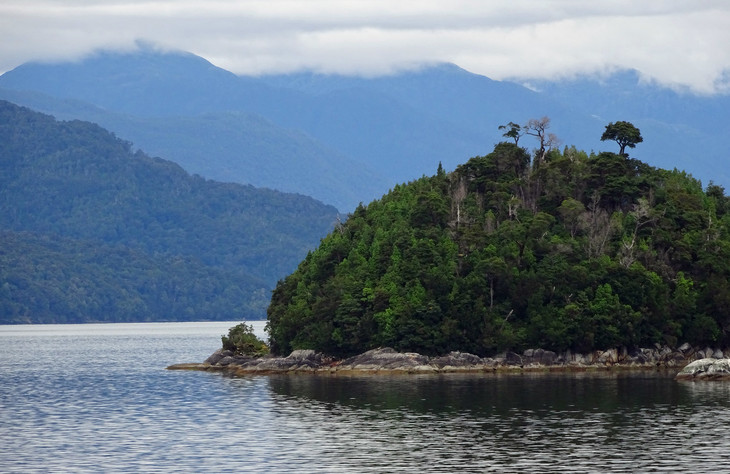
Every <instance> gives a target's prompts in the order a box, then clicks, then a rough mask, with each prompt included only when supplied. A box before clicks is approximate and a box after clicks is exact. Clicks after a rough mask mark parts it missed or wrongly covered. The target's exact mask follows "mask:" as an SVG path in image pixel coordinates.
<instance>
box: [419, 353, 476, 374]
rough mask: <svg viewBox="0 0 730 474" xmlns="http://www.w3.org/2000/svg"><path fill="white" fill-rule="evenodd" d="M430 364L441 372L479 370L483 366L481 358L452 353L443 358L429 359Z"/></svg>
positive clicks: (467, 354)
mask: <svg viewBox="0 0 730 474" xmlns="http://www.w3.org/2000/svg"><path fill="white" fill-rule="evenodd" d="M431 364H433V365H435V366H436V367H438V368H439V369H442V370H443V369H446V370H454V369H462V370H464V369H478V368H481V366H483V365H484V361H483V360H482V358H481V357H479V356H477V355H474V354H469V353H468V352H457V351H452V352H449V353H448V354H446V355H445V356H440V357H434V358H433V359H431Z"/></svg>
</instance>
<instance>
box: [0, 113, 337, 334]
mask: <svg viewBox="0 0 730 474" xmlns="http://www.w3.org/2000/svg"><path fill="white" fill-rule="evenodd" d="M0 169H1V170H2V173H0V324H3V323H18V322H46V323H48V322H88V321H114V322H122V321H148V320H178V321H184V320H196V321H199V320H237V319H241V318H247V319H260V318H264V317H265V308H266V305H267V303H268V299H269V292H270V290H271V289H272V288H273V287H274V285H275V283H276V282H277V281H278V280H279V279H281V278H283V277H285V276H286V275H287V274H289V273H290V272H292V271H293V270H294V269H295V268H296V267H297V265H298V263H299V262H300V261H301V260H302V259H303V258H304V257H305V256H306V255H307V252H309V251H310V250H313V249H314V248H315V247H316V245H317V244H318V242H319V241H320V239H321V238H322V237H323V236H325V235H326V234H327V233H328V232H330V231H331V230H332V229H333V228H334V226H335V224H336V223H337V220H338V218H339V214H338V212H337V209H335V208H334V207H333V206H330V205H325V204H323V203H321V202H319V201H316V200H315V199H313V198H311V197H307V196H301V195H295V194H284V193H281V192H279V191H274V190H268V189H258V188H254V187H253V186H251V185H242V184H237V183H221V182H216V181H211V180H206V179H204V178H202V177H200V176H191V175H189V174H188V173H187V172H185V171H184V170H183V169H182V168H181V167H180V166H179V165H177V164H175V163H173V162H171V161H167V160H163V159H160V158H151V157H149V156H147V155H146V154H145V153H143V152H141V151H137V152H133V151H132V149H131V145H130V143H129V142H126V141H124V140H122V139H120V138H117V137H115V136H114V135H113V134H111V133H109V132H108V131H106V130H104V129H102V128H101V127H99V126H98V125H96V124H92V123H89V122H82V121H78V120H75V121H69V122H58V121H56V120H54V119H53V117H50V116H48V115H44V114H41V113H38V112H35V111H32V110H29V109H27V108H25V107H19V106H17V105H15V104H12V103H9V102H6V101H1V100H0Z"/></svg>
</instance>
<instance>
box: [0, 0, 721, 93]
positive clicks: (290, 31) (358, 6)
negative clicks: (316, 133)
mask: <svg viewBox="0 0 730 474" xmlns="http://www.w3.org/2000/svg"><path fill="white" fill-rule="evenodd" d="M0 35H1V38H2V41H0V73H1V72H5V71H8V70H10V69H12V68H14V67H16V66H19V65H20V64H22V63H25V62H29V61H67V60H75V59H79V58H82V57H84V56H85V55H89V54H91V53H92V52H94V51H96V50H99V49H112V50H134V49H135V48H137V47H139V46H138V45H139V44H140V42H143V43H147V44H154V45H155V46H156V47H159V48H161V49H170V50H183V51H189V52H192V53H194V54H197V55H199V56H202V57H204V58H205V59H207V60H209V61H210V62H212V63H213V64H215V65H216V66H219V67H222V68H224V69H227V70H229V71H232V72H234V73H236V74H242V75H261V74H267V73H285V72H294V71H301V70H311V71H316V72H322V73H341V74H351V75H364V76H377V75H384V74H391V73H394V72H398V71H401V70H404V69H412V68H418V67H421V66H423V65H428V64H433V63H437V62H451V63H455V64H457V65H459V66H460V67H462V68H464V69H467V70H469V71H471V72H474V73H477V74H482V75H485V76H488V77H490V78H492V79H497V80H518V81H522V82H529V80H530V79H533V80H534V79H559V78H569V77H574V76H576V75H589V76H594V75H596V76H599V77H600V76H603V75H606V74H610V73H611V72H612V71H615V70H618V69H636V70H638V71H639V73H640V75H641V77H642V78H643V80H646V81H656V82H658V83H660V84H662V85H665V86H669V87H672V88H676V89H679V90H684V91H690V92H693V93H698V94H713V93H730V1H728V0H691V1H690V0H493V1H491V0H454V1H448V0H418V1H414V0H353V1H348V0H2V2H0Z"/></svg>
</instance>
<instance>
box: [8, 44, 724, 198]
mask: <svg viewBox="0 0 730 474" xmlns="http://www.w3.org/2000/svg"><path fill="white" fill-rule="evenodd" d="M0 88H2V90H0V96H2V97H5V98H7V99H10V100H13V101H15V102H17V103H20V104H23V105H33V106H34V107H37V108H38V109H40V110H43V111H45V112H47V113H53V114H57V115H58V116H61V117H64V118H74V117H76V118H83V119H85V120H92V121H98V123H101V124H102V125H104V126H105V127H107V128H109V129H111V130H113V131H115V132H117V133H119V134H120V135H122V131H123V136H125V137H127V138H128V139H130V140H132V141H133V142H134V143H135V145H136V146H141V147H143V148H144V149H145V150H151V151H154V153H155V154H158V155H160V156H163V157H165V158H168V159H174V160H176V161H177V162H178V163H180V164H181V165H182V166H183V167H184V168H185V169H186V170H188V171H190V172H195V173H199V174H202V175H203V176H206V177H215V178H216V179H223V180H227V181H235V182H242V183H249V184H254V185H256V186H267V187H274V188H277V189H285V190H287V191H294V192H299V193H302V194H307V195H313V196H315V197H317V198H319V199H321V200H323V201H325V202H329V203H333V204H336V205H337V206H338V207H339V208H340V209H341V210H344V211H348V210H352V209H354V208H355V207H356V205H357V203H358V202H363V203H367V202H369V201H370V200H372V199H375V198H377V197H379V196H380V195H382V194H383V193H385V192H386V191H387V190H388V189H389V188H392V187H393V186H394V185H396V184H398V183H401V182H405V181H408V180H410V179H413V178H414V177H418V176H421V175H430V174H432V173H433V172H434V170H435V169H436V168H437V167H438V163H442V165H443V166H444V167H445V168H446V169H453V168H455V167H456V166H457V165H458V164H459V163H461V162H462V161H463V160H464V159H465V157H470V156H477V155H480V154H483V153H484V151H485V150H487V149H489V148H490V147H491V146H493V145H494V144H495V143H497V142H499V141H500V140H501V139H502V136H501V134H502V132H501V131H499V130H498V126H499V125H503V124H506V123H508V122H510V121H512V122H515V123H518V124H524V123H526V122H527V120H529V119H531V118H540V117H543V116H549V117H550V118H551V119H552V120H551V123H552V129H551V130H550V131H551V132H553V133H555V134H556V135H557V136H558V138H560V139H562V141H563V144H564V145H575V146H577V147H578V148H579V149H585V150H594V151H596V152H598V151H601V150H611V149H612V148H611V144H610V143H603V142H600V136H601V135H602V133H603V131H604V128H605V126H606V125H607V124H608V123H609V122H614V121H619V120H623V121H630V122H632V123H634V124H635V125H636V126H637V127H638V128H640V129H641V131H642V135H643V137H644V142H643V143H641V144H640V145H639V147H637V148H636V149H635V150H632V153H633V155H635V157H637V158H641V159H645V160H646V161H648V162H649V163H650V164H652V165H654V166H659V167H663V168H669V169H671V168H675V167H677V168H680V169H686V170H687V171H688V172H690V173H692V174H693V175H694V176H695V177H697V178H699V179H701V180H702V181H703V183H704V184H705V185H707V184H708V183H709V181H710V180H714V182H715V183H717V184H721V185H723V186H729V185H730V176H729V175H728V171H727V170H726V166H724V152H723V151H722V146H723V145H724V143H723V137H724V135H725V133H726V131H727V130H726V129H727V125H724V124H726V123H730V121H728V120H726V119H727V114H728V113H727V110H728V108H727V105H728V103H727V102H728V100H730V99H728V97H727V96H714V97H699V96H696V95H692V94H688V93H681V92H675V91H672V90H670V89H667V88H663V87H660V86H658V85H656V84H654V83H645V82H642V81H641V80H640V77H639V76H638V75H637V74H636V73H635V72H633V71H619V72H617V73H616V74H614V75H613V76H609V77H605V78H587V77H583V78H576V79H573V80H564V81H553V82H546V81H543V82H539V81H534V82H533V83H531V84H530V85H529V87H526V86H523V85H521V84H517V83H514V82H508V81H494V80H491V79H489V78H487V77H484V76H480V75H477V74H472V73H470V72H468V71H465V70H463V69H461V68H459V67H458V66H456V65H453V64H438V65H432V66H429V67H423V68H422V69H419V70H411V71H405V72H401V73H399V74H396V75H392V76H387V77H375V78H357V77H346V76H338V75H323V74H312V73H297V74H288V75H272V76H261V77H242V76H236V75H234V74H232V73H230V72H228V71H225V70H222V69H220V68H217V67H215V66H213V65H212V64H210V63H209V62H207V61H206V60H204V59H202V58H199V57H197V56H194V55H192V54H189V53H179V52H160V51H157V50H154V49H152V48H142V49H140V50H138V51H136V52H133V53H115V52H100V53H98V54H96V55H93V56H90V57H88V58H86V59H84V60H83V61H80V62H77V63H61V64H39V63H29V64H25V65H21V66H19V67H18V68H16V69H14V70H12V71H9V72H7V73H5V74H3V75H2V76H0ZM39 94H44V96H45V98H44V99H41V96H40V95H39ZM59 100H60V101H61V102H58V101H59ZM30 101H33V104H31V103H30ZM54 101H56V102H54ZM92 106H96V107H97V109H96V110H95V112H93V113H92V112H91V110H92V109H91V108H90V107H92ZM60 109H64V111H65V113H66V114H68V115H63V114H60V113H59V112H61V110H60ZM105 114H111V115H112V116H113V117H105V116H104V115H105ZM179 130H184V132H182V133H179V132H177V131H179ZM520 144H521V145H523V146H525V147H527V148H528V149H530V148H533V147H536V142H535V140H532V137H524V138H523V140H522V141H521V142H520ZM211 150H214V153H213V155H212V156H211ZM307 171H309V172H308V173H307ZM287 184H288V185H289V187H286V188H285V187H284V186H287ZM338 196H339V197H338Z"/></svg>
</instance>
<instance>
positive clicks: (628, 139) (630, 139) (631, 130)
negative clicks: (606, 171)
mask: <svg viewBox="0 0 730 474" xmlns="http://www.w3.org/2000/svg"><path fill="white" fill-rule="evenodd" d="M606 140H613V141H615V142H616V143H618V146H619V148H620V149H619V152H618V153H619V155H621V156H627V155H626V153H625V152H624V150H625V149H626V147H629V148H635V147H636V144H637V143H641V142H643V141H644V138H642V136H641V132H640V131H639V129H638V128H636V127H635V126H634V124H632V123H631V122H623V121H619V122H616V123H614V122H611V123H609V124H608V125H606V131H605V132H603V135H601V141H606Z"/></svg>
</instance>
